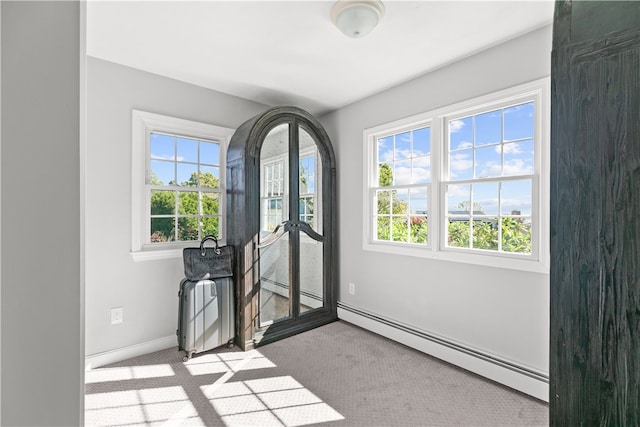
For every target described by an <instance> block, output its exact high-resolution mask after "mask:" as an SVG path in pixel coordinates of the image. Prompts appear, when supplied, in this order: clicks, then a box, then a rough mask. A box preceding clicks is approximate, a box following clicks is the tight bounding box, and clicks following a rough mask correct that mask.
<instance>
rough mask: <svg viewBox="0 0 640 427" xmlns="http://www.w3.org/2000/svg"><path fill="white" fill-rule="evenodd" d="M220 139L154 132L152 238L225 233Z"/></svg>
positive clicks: (151, 147) (150, 193)
mask: <svg viewBox="0 0 640 427" xmlns="http://www.w3.org/2000/svg"><path fill="white" fill-rule="evenodd" d="M220 151H221V150H220V142H219V141H211V140H205V139H197V138H189V137H184V136H180V135H175V134H169V133H160V132H151V133H150V134H149V168H148V176H147V182H146V186H147V191H148V204H149V218H150V221H149V229H148V230H149V237H148V243H149V244H159V243H169V242H188V241H194V240H201V239H202V238H203V237H204V236H207V235H213V236H217V237H218V236H220V230H219V226H220V219H221V212H220V200H221V194H220V193H221V190H220V189H221V185H220V165H221V158H220Z"/></svg>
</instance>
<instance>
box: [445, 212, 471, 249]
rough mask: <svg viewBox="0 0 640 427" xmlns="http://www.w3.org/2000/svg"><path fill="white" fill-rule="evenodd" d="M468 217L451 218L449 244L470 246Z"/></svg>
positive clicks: (461, 246)
mask: <svg viewBox="0 0 640 427" xmlns="http://www.w3.org/2000/svg"><path fill="white" fill-rule="evenodd" d="M469 222H470V221H469V220H468V218H450V219H449V225H448V230H447V244H448V245H449V246H453V247H456V248H468V247H469Z"/></svg>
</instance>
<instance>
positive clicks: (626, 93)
mask: <svg viewBox="0 0 640 427" xmlns="http://www.w3.org/2000/svg"><path fill="white" fill-rule="evenodd" d="M623 8H627V6H624V5H623V6H620V5H618V4H616V3H613V7H611V8H606V7H602V5H600V4H599V3H594V4H592V5H584V4H583V2H580V5H579V6H578V4H577V3H569V2H566V3H565V2H563V3H558V4H557V6H556V15H555V20H554V53H553V61H552V135H551V212H550V213H551V259H552V263H551V272H550V284H551V295H550V296H551V331H550V339H551V342H550V361H549V362H550V423H551V425H553V426H581V425H582V426H591V425H596V426H637V425H638V424H639V422H640V126H639V123H640V120H639V119H640V97H639V94H640V28H639V26H638V23H637V21H635V22H636V25H635V27H634V28H632V29H629V28H628V27H627V25H628V23H629V21H628V20H625V19H619V18H620V10H621V9H623ZM631 9H633V7H631ZM626 10H630V9H629V8H627V9H626ZM594 11H597V12H598V13H595V12H594ZM577 12H579V13H577ZM587 12H589V13H587ZM609 13H610V14H609ZM614 21H615V22H618V23H619V25H620V26H621V27H623V28H622V31H612V30H613V29H614V27H612V25H613V23H614ZM578 22H579V25H578ZM590 25H591V29H590V30H589V31H590V32H589V33H588V36H589V37H590V40H585V39H584V37H586V35H587V33H586V32H585V31H583V29H584V28H586V27H588V26H590ZM576 28H578V30H577V31H574V29H576ZM598 28H599V29H600V30H599V31H600V32H601V34H599V35H598V31H596V29H598ZM576 34H579V36H580V39H579V40H575V36H576Z"/></svg>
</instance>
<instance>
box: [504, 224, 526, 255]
mask: <svg viewBox="0 0 640 427" xmlns="http://www.w3.org/2000/svg"><path fill="white" fill-rule="evenodd" d="M502 250H503V251H504V252H515V253H522V254H529V253H531V219H530V218H502Z"/></svg>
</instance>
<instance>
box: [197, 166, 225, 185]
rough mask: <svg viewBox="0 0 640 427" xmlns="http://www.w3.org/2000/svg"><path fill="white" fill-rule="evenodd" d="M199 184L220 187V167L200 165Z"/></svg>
mask: <svg viewBox="0 0 640 427" xmlns="http://www.w3.org/2000/svg"><path fill="white" fill-rule="evenodd" d="M200 186H201V187H206V188H220V168H219V167H217V166H200Z"/></svg>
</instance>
